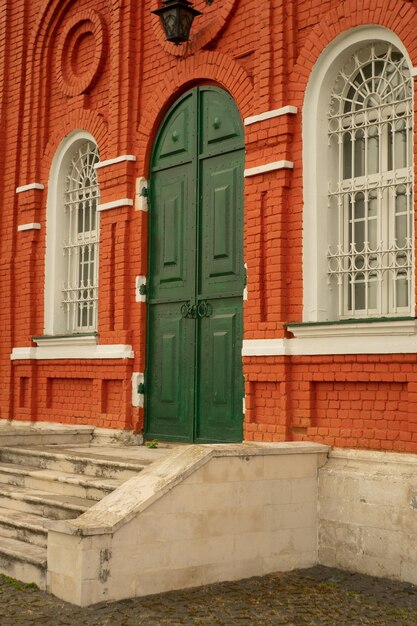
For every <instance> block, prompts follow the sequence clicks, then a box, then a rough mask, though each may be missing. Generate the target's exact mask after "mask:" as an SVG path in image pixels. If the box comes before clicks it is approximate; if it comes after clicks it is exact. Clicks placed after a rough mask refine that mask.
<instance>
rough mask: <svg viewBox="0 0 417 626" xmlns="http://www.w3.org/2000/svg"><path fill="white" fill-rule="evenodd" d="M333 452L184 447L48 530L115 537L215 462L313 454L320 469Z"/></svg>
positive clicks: (310, 447) (305, 446) (295, 447)
mask: <svg viewBox="0 0 417 626" xmlns="http://www.w3.org/2000/svg"><path fill="white" fill-rule="evenodd" d="M329 449H330V448H329V446H327V445H323V444H320V443H312V442H308V441H291V442H277V443H263V442H245V443H241V444H239V443H237V444H211V445H210V444H205V445H201V444H200V445H198V444H197V445H196V444H194V445H187V446H180V447H179V448H177V449H173V450H172V451H171V452H170V454H169V455H167V456H166V457H164V458H162V459H160V460H158V461H155V462H154V463H152V464H151V465H150V466H149V467H147V468H145V469H144V470H142V471H141V472H140V474H139V475H138V476H135V477H133V478H130V479H129V480H128V481H126V482H124V483H123V484H122V485H120V487H118V488H117V489H116V490H115V491H113V492H112V493H111V494H109V495H108V496H106V497H105V498H103V499H102V500H100V501H99V502H97V503H96V504H94V506H92V507H91V508H90V509H89V510H88V511H86V512H85V513H84V514H83V515H82V516H81V517H78V518H76V519H72V520H59V521H55V520H53V521H52V520H51V521H49V522H47V527H48V529H51V530H54V531H58V532H61V533H64V534H67V535H77V536H91V535H102V534H106V533H114V532H115V531H116V530H118V529H119V528H120V527H121V526H123V525H124V524H126V523H127V522H129V521H130V520H131V519H132V518H133V517H134V516H136V515H137V514H138V513H141V512H142V511H144V510H146V509H147V508H148V507H149V506H150V505H151V504H153V503H154V502H155V501H156V500H158V499H159V498H161V497H162V496H164V495H165V494H166V493H168V492H169V491H170V490H171V489H172V488H173V487H175V486H176V485H179V484H180V483H183V481H184V480H185V479H186V478H187V477H189V476H190V475H191V474H193V473H194V472H195V471H196V470H197V469H199V468H200V467H202V466H203V465H205V464H206V463H208V462H209V461H210V460H211V459H213V458H222V457H229V458H230V457H239V458H242V460H248V459H249V457H265V456H274V455H279V456H292V455H310V454H312V455H317V461H316V465H315V467H316V468H317V469H318V468H319V467H321V466H322V465H323V463H325V462H326V461H327V457H328V453H329ZM300 462H302V461H300ZM229 480H230V478H229ZM254 480H255V478H254Z"/></svg>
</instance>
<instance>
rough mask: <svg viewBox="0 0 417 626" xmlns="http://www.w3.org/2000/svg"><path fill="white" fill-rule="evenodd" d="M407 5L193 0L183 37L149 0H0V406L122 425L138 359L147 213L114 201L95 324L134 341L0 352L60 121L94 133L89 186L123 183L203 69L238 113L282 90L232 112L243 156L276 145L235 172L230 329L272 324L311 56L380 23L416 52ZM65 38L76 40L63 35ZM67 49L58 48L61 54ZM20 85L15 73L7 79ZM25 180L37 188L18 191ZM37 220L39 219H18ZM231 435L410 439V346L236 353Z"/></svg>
mask: <svg viewBox="0 0 417 626" xmlns="http://www.w3.org/2000/svg"><path fill="white" fill-rule="evenodd" d="M416 5H417V3H416V2H405V1H403V0H377V1H375V0H361V1H360V2H359V1H354V0H345V1H344V2H339V1H336V0H325V1H319V0H308V1H303V2H301V1H300V0H287V1H286V2H284V1H283V0H245V1H243V0H224V2H218V1H216V2H214V3H213V4H212V5H211V6H208V5H206V4H205V2H204V0H196V8H198V9H200V10H202V11H203V13H204V16H203V17H202V18H198V20H196V22H195V26H194V30H193V36H192V40H191V42H190V43H189V44H188V45H185V46H180V47H178V48H175V47H174V46H172V45H171V44H168V43H166V42H165V41H164V39H163V35H162V31H161V28H160V25H159V23H158V20H157V18H156V17H155V16H154V15H152V14H151V9H154V8H156V7H157V6H158V1H157V0H151V1H150V2H138V1H137V0H126V1H125V2H123V3H122V2H120V1H116V2H112V3H109V2H107V1H105V0H95V1H94V2H92V1H91V0H78V1H77V2H70V1H69V0H66V1H64V2H62V0H42V1H41V0H13V2H12V1H11V0H7V1H6V2H5V3H3V5H2V7H1V8H0V98H1V99H0V133H1V142H2V149H1V150H0V188H1V189H2V194H1V195H0V210H1V213H0V214H1V219H2V228H1V232H0V281H1V286H2V303H1V307H0V325H1V334H0V371H1V373H2V393H1V394H0V417H2V418H10V417H13V418H16V419H24V420H27V419H33V420H49V421H51V420H57V421H62V422H73V423H80V422H81V423H95V424H99V425H101V426H109V427H120V428H137V429H140V428H141V427H142V425H143V412H142V410H140V409H134V408H132V406H131V376H132V373H133V372H135V371H143V370H144V367H145V341H146V307H145V305H144V304H143V303H137V302H135V297H134V281H135V276H137V275H146V272H147V215H146V213H143V212H140V211H136V210H135V209H134V207H130V206H125V207H121V208H118V209H114V210H111V211H108V212H104V213H103V214H102V216H101V243H100V285H99V293H100V300H99V336H100V343H101V344H129V345H132V346H133V350H134V353H135V358H134V359H132V360H129V359H127V360H114V361H111V360H110V361H107V360H103V361H100V360H84V361H75V360H68V361H64V360H59V361H50V362H48V361H26V360H22V361H13V362H11V361H10V354H11V351H12V349H13V347H30V346H34V345H35V344H34V343H33V342H32V340H31V338H32V337H33V336H36V335H42V334H43V330H44V329H43V320H44V282H45V267H44V265H45V264H44V259H45V231H46V199H47V193H48V178H49V172H50V168H51V163H52V159H53V156H54V154H55V152H56V150H57V148H58V146H59V144H60V142H61V141H62V139H63V138H64V136H65V135H66V134H68V133H69V132H71V131H72V130H74V129H84V130H87V131H89V132H90V133H92V134H93V135H94V137H95V139H96V141H97V143H98V146H99V150H100V158H101V160H105V159H111V158H114V157H116V156H119V155H123V154H134V155H135V156H136V159H137V160H136V162H124V163H119V164H116V165H113V166H110V167H107V168H103V169H101V170H99V181H100V187H101V201H102V202H103V203H105V202H110V201H112V200H117V199H120V198H130V199H133V198H134V191H135V179H136V178H137V177H139V176H144V177H145V178H147V177H148V169H149V159H150V154H151V150H152V142H153V139H154V137H155V133H156V131H157V128H158V125H159V123H160V121H161V119H162V117H163V115H164V113H165V111H166V110H167V108H168V106H169V105H170V104H171V103H172V102H173V101H174V100H175V98H176V97H178V96H179V95H180V93H181V92H183V91H184V90H186V89H188V88H189V87H190V86H193V85H195V84H199V83H207V82H209V83H213V84H217V85H219V86H221V87H223V88H224V89H226V90H228V91H229V92H230V93H231V94H232V95H233V97H234V98H235V100H236V102H237V105H238V107H239V109H240V112H241V114H242V117H243V118H245V117H248V116H251V115H255V114H258V113H262V112H265V111H268V110H271V109H275V108H278V107H281V106H285V105H295V106H297V107H298V113H297V114H296V115H287V116H282V117H278V118H273V119H271V120H268V121H264V122H262V123H257V124H253V125H250V126H247V127H246V129H245V131H246V147H247V153H246V167H254V166H256V165H260V164H265V163H268V162H272V161H277V160H283V159H287V160H291V161H293V162H294V170H292V171H290V170H281V171H275V172H271V173H268V174H263V175H259V176H255V177H251V178H248V179H246V181H245V207H244V210H245V244H244V245H245V260H246V262H247V264H248V268H249V271H248V293H249V299H248V301H247V302H245V338H246V339H256V338H258V339H259V338H283V337H284V336H286V331H285V329H284V324H285V323H288V322H300V321H301V320H302V306H303V293H302V290H303V284H302V211H303V195H302V193H303V180H302V141H301V120H302V115H301V110H302V106H303V99H304V93H305V89H306V85H307V81H308V79H309V76H310V74H311V71H312V68H313V66H314V64H315V63H316V61H317V59H318V57H319V55H320V54H321V52H322V51H323V49H324V48H325V47H326V45H327V44H328V43H329V42H330V41H332V40H333V39H334V38H335V37H336V36H337V35H338V34H340V33H342V32H345V31H347V30H349V29H350V28H353V27H355V26H359V25H363V24H380V25H382V26H385V27H387V28H389V29H391V30H393V31H394V32H396V33H397V34H398V36H399V37H400V38H401V39H402V41H403V43H404V45H405V47H406V48H407V50H408V53H409V55H410V57H411V59H412V61H413V64H414V65H415V66H417V41H416V38H415V32H416V30H417V16H416ZM76 41H78V44H76V45H75V46H74V47H73V48H71V46H72V45H73V43H74V42H76ZM72 50H73V51H72ZM22 86H24V88H22ZM32 182H40V183H42V184H43V185H44V186H45V189H44V190H43V191H41V190H34V191H29V192H26V193H22V194H18V195H17V194H16V193H15V189H16V187H17V186H19V185H25V184H28V183H32ZM31 222H39V223H40V224H41V230H40V231H27V232H19V233H18V232H17V226H18V225H19V224H25V223H31ZM244 373H245V377H246V407H247V412H246V416H245V436H246V438H247V439H255V440H264V441H271V440H284V439H295V440H299V439H313V440H317V441H324V442H326V443H331V444H335V445H342V446H360V447H372V448H381V449H393V450H400V451H403V450H408V451H417V450H415V447H416V446H417V438H415V436H417V434H416V433H415V432H414V423H415V422H414V415H415V414H416V409H417V405H416V402H417V395H416V396H415V394H416V390H415V388H414V385H416V383H417V363H416V359H414V358H413V357H412V355H407V356H406V358H403V357H398V356H395V355H393V356H392V357H391V356H378V355H376V356H371V355H370V356H363V357H360V356H358V357H354V356H353V357H352V356H346V357H292V358H290V357H251V358H245V359H244Z"/></svg>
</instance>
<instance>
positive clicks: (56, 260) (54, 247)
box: [44, 130, 99, 336]
mask: <svg viewBox="0 0 417 626" xmlns="http://www.w3.org/2000/svg"><path fill="white" fill-rule="evenodd" d="M86 141H91V142H92V143H94V144H96V145H97V142H96V141H95V139H94V137H93V136H92V135H91V134H90V133H88V132H86V131H82V130H76V131H74V132H72V133H70V134H69V135H68V136H67V137H65V139H64V140H63V141H62V142H61V144H60V146H59V148H58V150H57V152H56V154H55V156H54V158H53V161H52V165H51V170H50V178H49V182H48V198H47V211H46V255H45V323H44V334H45V335H46V336H51V335H68V334H73V335H75V336H76V334H79V333H82V332H83V331H81V330H78V331H77V330H76V329H74V330H73V331H71V330H70V331H68V328H67V318H66V312H65V307H64V306H63V285H64V280H65V271H66V261H65V258H64V254H63V243H64V240H65V227H66V219H65V212H64V202H65V190H66V179H67V175H68V171H69V167H70V165H71V161H72V159H73V157H74V154H75V152H76V151H77V149H78V148H79V147H80V146H81V145H82V144H84V143H85V142H86ZM98 219H99V214H98V213H97V220H98ZM97 261H98V259H97ZM88 332H90V333H93V332H94V330H93V329H91V330H90V331H88Z"/></svg>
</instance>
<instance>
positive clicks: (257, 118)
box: [243, 105, 298, 126]
mask: <svg viewBox="0 0 417 626" xmlns="http://www.w3.org/2000/svg"><path fill="white" fill-rule="evenodd" d="M297 112H298V109H297V107H295V106H292V105H287V106H285V107H281V108H280V109H274V110H272V111H265V113H259V114H258V115H251V116H250V117H246V118H245V120H244V122H243V123H244V125H245V126H250V125H251V124H256V122H263V121H265V120H270V119H271V118H273V117H280V116H281V115H295V114H296V113H297Z"/></svg>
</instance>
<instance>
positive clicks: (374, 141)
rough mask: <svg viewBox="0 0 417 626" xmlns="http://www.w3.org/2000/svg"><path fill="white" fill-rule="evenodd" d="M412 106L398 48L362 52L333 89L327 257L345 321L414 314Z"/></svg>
mask: <svg viewBox="0 0 417 626" xmlns="http://www.w3.org/2000/svg"><path fill="white" fill-rule="evenodd" d="M412 107H413V101H412V79H411V77H410V71H409V69H408V66H407V63H406V60H405V58H404V56H403V55H402V54H401V52H399V50H397V49H396V48H395V46H393V45H392V44H386V43H383V42H374V43H370V44H368V45H366V46H364V47H361V48H360V49H359V50H357V51H355V52H354V53H353V54H352V55H351V56H350V58H349V60H348V61H347V62H346V63H345V64H344V66H343V68H342V69H341V70H340V72H339V75H338V76H337V78H336V81H335V83H334V87H333V90H332V93H331V98H330V106H329V116H328V138H329V146H330V151H331V153H332V158H333V157H334V171H333V175H332V176H331V180H330V182H329V205H330V207H329V208H330V212H331V216H330V220H331V222H332V227H331V231H330V232H331V241H330V242H329V244H330V245H329V248H328V253H327V258H328V275H329V280H330V284H331V285H332V284H333V285H337V288H336V291H337V300H338V317H339V318H341V319H343V318H350V317H363V316H367V317H374V316H386V315H404V314H406V313H409V312H410V302H411V288H412V281H411V278H412V262H413V259H412V256H413V255H412V214H413V199H412V192H413V190H412V181H413V173H412V159H413V156H412V155H413V141H412V126H413V124H412V122H413V108H412Z"/></svg>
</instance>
